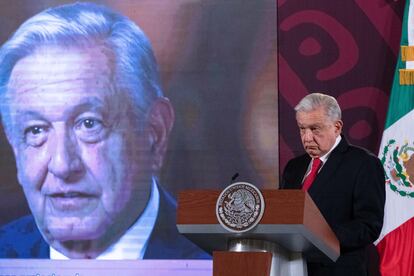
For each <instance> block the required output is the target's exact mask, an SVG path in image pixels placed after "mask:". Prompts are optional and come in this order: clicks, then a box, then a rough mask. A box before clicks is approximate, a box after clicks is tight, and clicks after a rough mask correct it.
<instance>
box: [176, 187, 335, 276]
mask: <svg viewBox="0 0 414 276" xmlns="http://www.w3.org/2000/svg"><path fill="white" fill-rule="evenodd" d="M262 194H263V198H264V201H265V210H264V213H263V217H262V219H261V221H260V222H259V224H258V225H257V226H256V227H255V228H253V229H252V230H250V231H248V232H243V233H234V232H230V231H228V230H226V229H225V228H224V227H222V226H221V224H219V222H218V220H217V217H216V211H215V210H216V202H217V199H218V197H219V195H220V191H215V190H186V191H182V192H180V193H179V195H178V209H177V228H178V231H179V232H180V233H181V234H183V235H185V236H186V237H187V238H188V239H190V240H191V241H193V242H194V243H195V244H197V245H198V246H200V247H201V248H203V249H204V250H205V251H207V252H209V253H213V275H215V276H216V275H217V276H218V275H220V276H221V275H225V276H228V275H239V276H241V275H283V276H285V275H295V276H296V275H307V269H306V262H305V259H306V258H329V259H331V260H332V261H336V259H337V258H338V257H339V252H340V251H339V242H338V240H337V238H336V236H335V234H334V233H333V232H332V230H331V228H330V227H329V225H328V224H327V222H326V221H325V219H324V218H323V216H322V214H321V213H320V211H319V210H318V208H317V207H316V205H315V203H314V202H313V200H312V199H311V197H310V196H309V195H308V194H307V193H306V192H304V191H301V190H262Z"/></svg>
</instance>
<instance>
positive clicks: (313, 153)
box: [306, 149, 320, 158]
mask: <svg viewBox="0 0 414 276" xmlns="http://www.w3.org/2000/svg"><path fill="white" fill-rule="evenodd" d="M306 153H307V154H308V155H309V156H310V157H312V158H316V157H320V152H319V151H318V150H311V149H307V150H306Z"/></svg>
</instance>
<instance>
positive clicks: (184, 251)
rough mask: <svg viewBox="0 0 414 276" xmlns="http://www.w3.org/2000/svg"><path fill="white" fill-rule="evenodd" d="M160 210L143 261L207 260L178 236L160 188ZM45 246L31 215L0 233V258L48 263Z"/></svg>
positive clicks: (172, 213)
mask: <svg viewBox="0 0 414 276" xmlns="http://www.w3.org/2000/svg"><path fill="white" fill-rule="evenodd" d="M158 187H159V190H160V206H159V212H158V217H157V220H156V223H155V226H154V230H153V232H152V233H151V236H150V238H149V241H148V247H147V249H146V251H145V254H144V259H210V258H211V257H210V256H209V255H208V254H207V253H206V252H204V251H203V250H201V249H200V248H199V247H197V246H196V245H195V244H193V243H192V242H190V241H189V240H188V239H186V238H185V237H184V236H182V235H181V234H179V233H178V230H177V227H176V222H175V218H176V202H175V200H174V199H173V198H172V197H171V195H170V194H169V193H168V192H167V191H165V190H163V189H162V188H161V187H160V186H158ZM49 255H50V250H49V245H48V243H47V242H46V241H45V240H44V239H43V238H42V235H41V234H40V232H39V230H38V228H37V226H36V223H35V221H34V218H33V216H32V215H29V216H25V217H22V218H20V219H17V220H15V221H13V222H11V223H9V224H7V225H5V226H3V227H2V228H1V229H0V258H36V259H48V258H49Z"/></svg>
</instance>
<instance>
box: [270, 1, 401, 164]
mask: <svg viewBox="0 0 414 276" xmlns="http://www.w3.org/2000/svg"><path fill="white" fill-rule="evenodd" d="M404 2H405V1H398V0H395V1H388V0H370V1H367V0H355V1H343V0H342V1H339V0H336V1H328V0H312V1H298V0H297V1H286V0H278V1H277V4H278V5H277V9H278V69H279V70H278V74H279V75H278V78H279V153H280V163H279V164H280V166H279V170H280V171H282V170H283V168H284V166H285V165H286V162H287V161H288V160H289V159H290V158H292V157H293V156H297V155H298V154H300V153H301V152H302V146H301V143H300V140H299V135H298V131H297V127H296V122H295V117H294V116H295V115H294V111H293V107H294V106H295V105H296V104H297V103H298V101H299V100H300V99H301V98H302V97H303V96H305V95H306V94H307V93H308V92H326V93H328V94H330V95H332V96H335V97H336V98H337V99H338V102H339V104H340V105H341V107H342V109H343V121H344V133H345V136H346V137H347V138H348V139H349V141H350V142H351V143H353V144H356V145H360V146H363V147H366V148H368V149H369V150H371V151H373V152H374V153H377V151H378V147H379V143H380V140H381V135H382V130H383V125H384V120H385V115H386V111H387V105H388V96H389V93H390V88H391V81H392V79H393V74H394V67H395V62H396V58H397V54H398V50H399V40H400V35H401V18H402V12H403V8H404Z"/></svg>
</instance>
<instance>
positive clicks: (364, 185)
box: [280, 136, 385, 276]
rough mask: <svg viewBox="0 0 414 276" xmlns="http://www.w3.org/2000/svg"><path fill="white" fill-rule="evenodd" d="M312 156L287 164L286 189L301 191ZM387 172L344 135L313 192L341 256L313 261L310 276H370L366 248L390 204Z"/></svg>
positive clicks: (283, 180) (374, 235)
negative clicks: (338, 246)
mask: <svg viewBox="0 0 414 276" xmlns="http://www.w3.org/2000/svg"><path fill="white" fill-rule="evenodd" d="M310 161H311V158H310V156H309V155H308V154H304V155H301V156H299V157H296V158H294V159H292V160H290V161H289V162H288V164H287V165H286V167H285V169H284V172H283V178H282V182H281V184H280V188H281V189H301V188H302V181H303V178H304V175H305V173H306V171H307V169H308V165H309V163H310ZM384 182H385V180H384V172H383V168H382V164H381V162H380V161H379V159H378V158H377V157H376V156H374V155H372V154H371V153H369V152H368V151H366V150H365V149H362V148H359V147H356V146H353V145H350V144H349V143H348V142H347V141H346V139H345V137H343V136H342V139H341V141H340V142H339V144H338V146H337V147H336V148H334V149H333V150H332V152H331V154H330V156H329V158H328V160H327V161H326V163H325V164H324V165H323V167H322V169H321V170H320V171H319V173H318V175H317V177H316V179H315V181H314V182H313V184H312V186H311V187H310V189H309V190H308V193H309V195H310V196H311V198H312V199H313V201H314V202H315V204H316V205H317V207H318V208H319V210H320V211H321V213H322V215H323V216H324V218H325V219H326V221H327V222H328V224H329V225H330V227H331V228H332V230H333V232H334V233H335V235H336V236H337V238H338V240H339V243H340V250H341V255H340V257H339V259H338V260H337V261H336V262H335V263H333V262H331V261H329V260H327V259H326V260H324V259H321V260H308V271H309V275H330V276H332V275H348V276H350V275H352V276H357V275H367V260H366V256H365V255H366V252H365V251H366V247H367V246H368V245H370V244H371V243H373V242H374V241H375V240H376V239H377V237H378V235H379V234H380V231H381V227H382V223H383V214H384V213H383V208H384V201H385V191H384Z"/></svg>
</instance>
